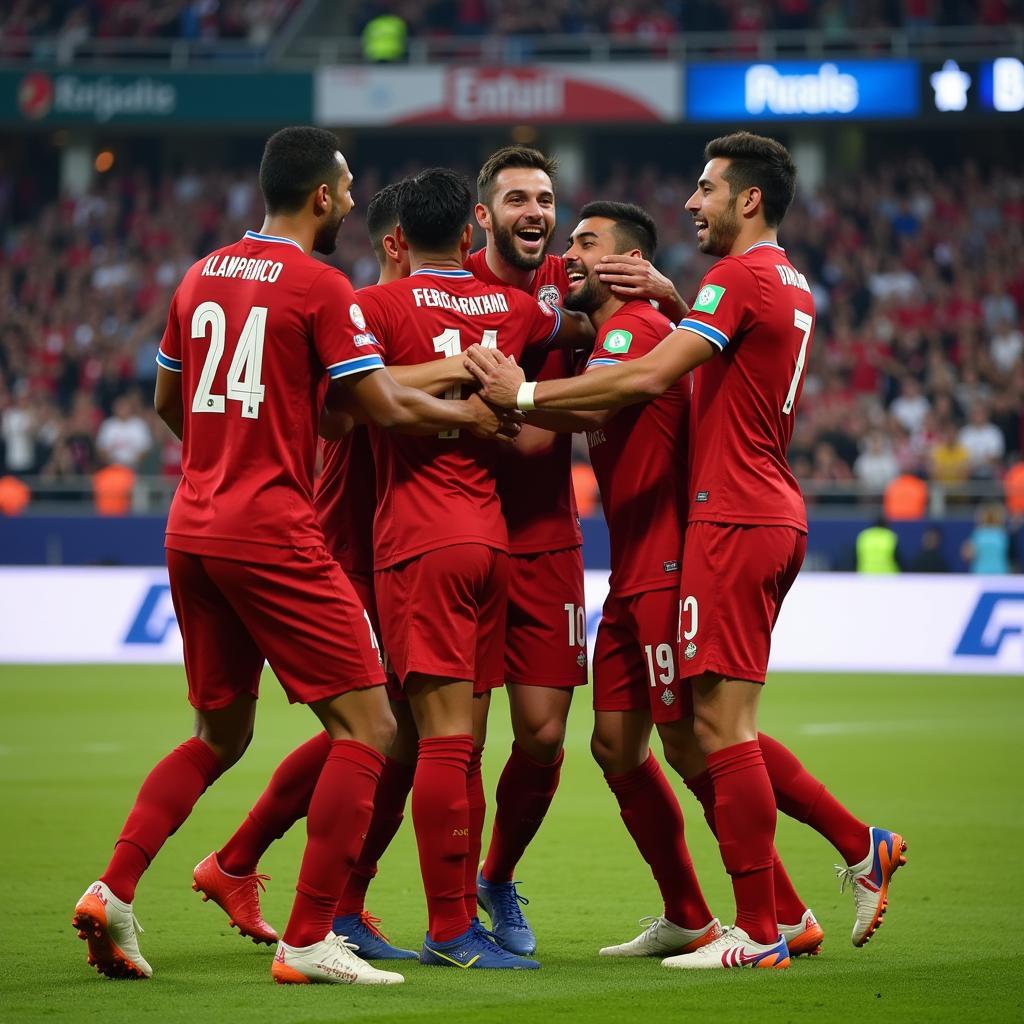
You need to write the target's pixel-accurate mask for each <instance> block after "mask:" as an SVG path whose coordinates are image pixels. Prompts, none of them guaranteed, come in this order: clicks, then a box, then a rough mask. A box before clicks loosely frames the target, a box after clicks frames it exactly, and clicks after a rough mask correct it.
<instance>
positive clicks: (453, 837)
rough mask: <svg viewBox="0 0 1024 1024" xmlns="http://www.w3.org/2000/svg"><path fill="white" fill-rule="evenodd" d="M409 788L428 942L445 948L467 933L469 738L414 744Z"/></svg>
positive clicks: (470, 744) (470, 745)
mask: <svg viewBox="0 0 1024 1024" xmlns="http://www.w3.org/2000/svg"><path fill="white" fill-rule="evenodd" d="M419 749H420V756H419V760H418V761H417V762H416V777H415V778H414V779H413V784H412V823H413V827H414V828H415V829H416V846H417V847H418V849H419V855H420V872H421V873H422V875H423V889H424V891H425V892H426V896H427V920H428V923H429V931H430V937H431V938H432V939H433V940H434V941H435V942H447V941H448V940H449V939H454V938H455V937H456V936H457V935H461V934H462V933H463V932H464V931H466V930H467V929H468V928H469V917H468V916H467V915H466V901H465V889H466V856H467V854H468V852H469V799H468V796H467V791H466V773H467V771H468V767H469V759H470V757H471V756H472V753H473V737H472V736H469V735H458V736H433V737H431V738H429V739H425V740H424V739H421V740H420V748H419Z"/></svg>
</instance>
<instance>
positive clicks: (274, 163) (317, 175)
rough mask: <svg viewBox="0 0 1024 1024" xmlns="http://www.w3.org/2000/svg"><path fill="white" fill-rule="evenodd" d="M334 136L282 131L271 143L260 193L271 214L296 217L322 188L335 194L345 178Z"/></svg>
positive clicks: (312, 131)
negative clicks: (314, 193)
mask: <svg viewBox="0 0 1024 1024" xmlns="http://www.w3.org/2000/svg"><path fill="white" fill-rule="evenodd" d="M339 148H340V147H339V145H338V140H337V138H336V136H335V135H334V133H333V132H329V131H327V130H326V129H324V128H308V127H293V128H282V129H281V130H280V131H279V132H274V134H273V135H271V136H270V138H269V139H267V144H266V146H264V147H263V159H262V160H261V161H260V191H261V192H262V193H263V202H264V205H265V206H266V208H267V213H295V212H296V211H297V210H301V209H302V207H303V206H304V205H305V203H306V200H307V199H308V198H309V194H310V192H312V191H313V190H314V189H316V188H318V187H319V186H320V185H325V184H326V185H329V186H330V187H331V190H332V191H333V190H334V188H335V186H336V185H337V183H338V177H339V176H340V174H341V166H340V164H339V163H338V158H337V156H336V155H335V154H336V153H337V152H338V150H339Z"/></svg>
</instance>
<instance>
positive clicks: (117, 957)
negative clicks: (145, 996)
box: [71, 882, 153, 978]
mask: <svg viewBox="0 0 1024 1024" xmlns="http://www.w3.org/2000/svg"><path fill="white" fill-rule="evenodd" d="M71 923H72V925H74V927H75V928H77V929H78V937H79V938H80V939H85V941H86V942H87V943H88V945H89V956H88V957H87V960H88V963H89V965H90V966H91V967H95V968H96V970H97V971H99V972H100V974H105V975H106V976H107V977H108V978H151V977H153V968H152V967H150V966H149V964H148V963H147V962H146V960H145V958H144V957H143V955H142V954H141V953H140V952H139V938H138V933H139V932H141V931H142V925H140V924H139V922H138V921H137V920H136V919H135V915H134V914H133V913H132V905H131V904H130V903H125V902H123V901H122V900H119V899H118V898H117V897H116V896H115V895H114V894H113V893H112V892H111V891H110V889H109V888H108V887H107V886H106V885H105V884H104V883H103V882H93V883H92V885H90V886H89V888H88V889H86V890H85V892H84V893H82V898H81V899H80V900H79V901H78V902H77V903H76V904H75V915H74V917H72V918H71Z"/></svg>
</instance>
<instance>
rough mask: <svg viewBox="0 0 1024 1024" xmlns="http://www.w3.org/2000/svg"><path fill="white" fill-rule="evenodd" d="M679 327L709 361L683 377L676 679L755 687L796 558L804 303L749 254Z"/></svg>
mask: <svg viewBox="0 0 1024 1024" xmlns="http://www.w3.org/2000/svg"><path fill="white" fill-rule="evenodd" d="M679 326H680V327H682V328H685V329H686V330H690V331H693V332H695V333H696V334H699V335H701V337H703V338H706V339H707V340H708V341H709V342H710V343H711V344H712V345H714V346H715V347H716V348H717V349H719V350H720V351H719V354H718V355H716V356H714V357H713V358H712V359H710V360H709V361H708V362H706V363H704V364H703V365H701V366H700V367H698V368H697V370H696V372H695V373H694V388H693V403H692V407H691V421H690V423H691V430H690V484H689V515H688V526H687V530H686V545H685V550H684V555H683V579H682V591H681V596H682V601H681V603H680V623H679V633H680V644H681V647H682V652H681V653H682V672H683V675H684V676H691V675H697V674H700V673H702V672H714V673H717V674H720V675H724V676H727V677H730V678H736V679H747V680H751V681H753V682H764V678H765V672H766V671H767V668H768V655H769V652H770V649H771V631H772V627H773V626H774V624H775V620H776V619H777V617H778V614H779V610H780V608H781V606H782V601H783V599H784V598H785V596H786V594H787V593H788V591H789V588H790V587H791V586H792V584H793V580H794V579H795V578H796V575H797V573H798V572H799V570H800V566H801V564H802V562H803V557H804V552H805V550H806V546H807V515H806V510H805V508H804V501H803V496H802V494H801V493H800V487H799V485H798V484H797V482H796V478H795V477H794V476H793V473H792V471H791V470H790V468H789V464H788V462H787V461H786V449H787V448H788V447H789V442H790V439H791V437H792V436H793V420H794V416H795V415H796V407H797V404H798V403H799V401H800V393H801V391H802V389H803V380H804V367H805V365H806V363H807V357H808V349H809V347H810V342H811V335H812V333H813V330H814V299H813V297H812V295H811V291H810V288H809V287H808V285H807V281H806V279H805V278H804V276H803V275H802V274H801V273H799V272H798V271H797V270H796V269H795V268H794V267H793V265H792V264H791V263H790V262H789V259H788V258H787V256H786V253H785V250H784V249H782V248H781V247H780V246H778V245H775V244H774V243H770V242H761V243H758V244H757V245H754V246H752V247H751V248H750V249H748V250H747V251H746V252H745V253H742V254H741V255H739V256H727V257H725V258H724V259H722V260H720V261H719V262H718V263H716V264H715V266H714V267H712V268H711V270H710V271H708V273H707V275H706V276H705V277H704V280H703V281H702V282H701V287H700V290H699V291H698V293H697V298H696V300H695V301H694V304H693V308H692V309H691V311H690V313H689V315H688V316H687V317H686V318H685V319H684V320H683V321H682V322H681V323H680V324H679Z"/></svg>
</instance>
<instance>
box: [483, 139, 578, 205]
mask: <svg viewBox="0 0 1024 1024" xmlns="http://www.w3.org/2000/svg"><path fill="white" fill-rule="evenodd" d="M509 167H514V168H520V167H523V168H528V169H529V168H533V169H535V170H538V171H543V172H544V173H545V174H546V175H547V176H548V177H549V178H550V179H551V181H552V183H553V182H554V180H555V174H556V173H557V172H558V161H557V160H556V159H555V158H554V157H553V156H545V155H544V154H543V153H542V152H541V151H540V150H539V149H531V148H530V147H529V146H505V147H503V148H502V149H499V150H498V151H497V152H495V153H492V154H491V155H490V156H489V157H488V158H487V159H486V160H485V161H484V165H483V167H481V168H480V173H479V174H478V175H477V177H476V198H477V202H479V203H483V204H484V206H490V204H491V200H492V199H493V198H494V187H495V183H496V182H497V180H498V175H499V174H500V173H501V172H502V171H504V170H505V169H506V168H509Z"/></svg>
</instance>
